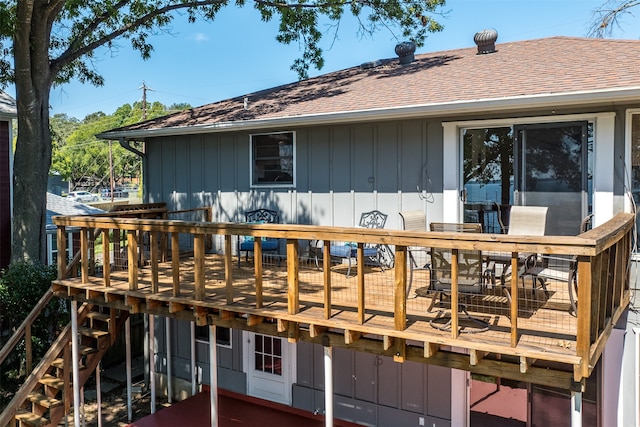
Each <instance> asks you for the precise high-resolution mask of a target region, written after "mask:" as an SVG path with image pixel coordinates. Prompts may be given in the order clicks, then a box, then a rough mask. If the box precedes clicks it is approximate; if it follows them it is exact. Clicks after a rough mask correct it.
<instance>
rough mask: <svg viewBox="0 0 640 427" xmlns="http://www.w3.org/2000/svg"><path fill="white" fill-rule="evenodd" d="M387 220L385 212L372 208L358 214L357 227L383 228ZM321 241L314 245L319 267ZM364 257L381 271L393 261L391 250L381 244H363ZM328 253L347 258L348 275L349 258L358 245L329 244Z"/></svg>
mask: <svg viewBox="0 0 640 427" xmlns="http://www.w3.org/2000/svg"><path fill="white" fill-rule="evenodd" d="M386 222H387V214H385V213H382V212H380V211H378V210H373V211H370V212H365V213H363V214H362V215H361V216H360V222H359V223H358V227H360V228H384V225H385V223H386ZM321 245H322V242H319V241H318V242H316V245H315V260H316V267H317V268H318V269H319V268H320V263H319V260H318V258H319V255H320V254H321V253H322V252H321V250H320V248H321ZM363 251H364V257H365V259H366V260H368V261H369V262H370V263H372V264H374V265H376V266H378V267H380V269H381V270H382V271H384V267H385V264H389V263H393V255H392V254H391V251H390V250H389V249H388V248H386V247H384V246H383V245H370V244H366V245H365V246H364V249H363ZM329 253H330V255H331V258H336V259H339V260H340V261H342V260H343V259H346V260H347V274H346V276H347V277H349V276H350V274H351V262H352V261H351V260H352V259H354V258H356V257H357V256H358V247H357V244H355V243H353V242H346V243H344V244H343V245H331V247H330V249H329ZM385 256H387V257H389V258H390V259H391V261H389V260H386V261H385Z"/></svg>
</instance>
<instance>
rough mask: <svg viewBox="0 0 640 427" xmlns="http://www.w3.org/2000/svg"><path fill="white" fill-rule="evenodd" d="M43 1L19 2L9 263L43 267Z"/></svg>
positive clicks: (46, 161) (46, 81)
mask: <svg viewBox="0 0 640 427" xmlns="http://www.w3.org/2000/svg"><path fill="white" fill-rule="evenodd" d="M46 3H47V2H45V1H43V0H31V1H30V0H25V1H19V2H17V23H16V31H15V35H14V52H15V53H14V61H15V71H16V76H15V81H16V100H17V106H18V140H17V143H16V152H15V158H14V176H13V191H14V193H13V195H14V200H13V221H14V222H13V224H14V225H13V227H14V228H13V244H12V248H11V249H12V250H11V261H12V262H15V261H20V260H25V261H29V262H46V238H45V226H46V204H47V196H46V194H47V178H48V176H49V168H50V166H51V133H50V132H49V93H50V90H51V84H52V81H51V77H50V76H51V71H50V67H49V57H48V51H49V37H48V36H44V37H43V34H42V33H45V34H47V33H48V29H49V27H50V25H51V23H50V22H49V21H48V19H49V18H48V14H47V13H46V12H45V10H46Z"/></svg>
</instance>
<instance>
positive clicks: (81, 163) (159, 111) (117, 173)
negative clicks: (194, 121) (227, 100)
mask: <svg viewBox="0 0 640 427" xmlns="http://www.w3.org/2000/svg"><path fill="white" fill-rule="evenodd" d="M188 108H191V106H190V105H189V104H174V105H172V106H171V107H169V108H166V107H165V106H164V105H163V104H162V103H160V102H153V103H151V104H148V105H147V107H146V117H147V118H148V119H153V118H155V117H159V116H164V115H167V114H170V113H172V112H176V111H181V110H184V109H188ZM144 115H145V113H144V112H143V107H142V104H141V103H140V102H136V103H134V104H133V105H130V104H124V105H122V106H121V107H119V108H118V109H117V110H116V111H115V112H114V113H113V114H109V115H107V114H105V113H103V112H101V111H98V112H95V113H92V114H89V115H87V116H86V117H85V118H84V119H83V120H82V121H79V120H78V119H76V118H69V117H68V116H66V115H64V114H56V115H54V116H53V117H52V118H51V135H52V138H53V154H52V158H53V159H52V165H51V172H53V173H57V174H60V176H62V178H64V179H65V180H68V181H69V182H71V183H72V186H73V187H75V185H77V184H82V185H83V186H88V187H90V189H91V190H96V189H97V188H99V187H108V186H109V183H110V180H109V144H108V143H107V142H106V141H104V140H101V139H99V138H97V137H96V136H95V135H96V134H99V133H100V132H104V131H106V130H109V129H113V128H117V127H121V126H126V125H129V124H133V123H137V122H139V121H141V120H143V116H144ZM111 158H112V164H113V174H114V182H115V183H116V185H119V184H123V183H125V182H127V181H128V180H130V179H132V178H136V179H138V180H139V179H140V178H141V176H140V174H141V168H140V162H141V160H140V158H139V157H138V156H136V155H135V154H133V153H131V152H130V151H127V150H125V149H124V148H122V147H121V146H120V145H119V144H113V143H112V144H111ZM138 182H139V181H138Z"/></svg>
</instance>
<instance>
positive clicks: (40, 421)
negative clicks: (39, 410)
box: [16, 410, 49, 427]
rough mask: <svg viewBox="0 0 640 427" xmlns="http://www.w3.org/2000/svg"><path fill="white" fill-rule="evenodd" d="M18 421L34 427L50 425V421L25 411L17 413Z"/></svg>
mask: <svg viewBox="0 0 640 427" xmlns="http://www.w3.org/2000/svg"><path fill="white" fill-rule="evenodd" d="M16 420H19V421H20V422H21V423H24V424H27V425H30V426H34V427H40V426H46V425H47V424H49V420H48V419H46V418H43V417H41V416H40V415H36V414H34V413H33V412H29V411H25V410H19V411H18V412H17V413H16Z"/></svg>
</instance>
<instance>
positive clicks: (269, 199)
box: [145, 120, 442, 228]
mask: <svg viewBox="0 0 640 427" xmlns="http://www.w3.org/2000/svg"><path fill="white" fill-rule="evenodd" d="M427 129H429V132H427ZM294 130H295V131H296V188H264V189H263V188H261V189H255V188H253V189H252V188H251V187H250V182H249V167H250V164H249V154H250V153H249V149H250V146H249V134H248V133H232V134H209V135H195V136H194V135H187V136H180V137H164V138H157V139H155V140H153V141H151V142H148V143H147V144H146V152H147V156H146V159H145V163H146V165H145V167H146V170H147V173H148V175H147V176H148V177H149V179H148V180H147V182H146V190H147V193H146V197H147V200H148V201H149V202H160V201H163V202H166V203H167V204H168V206H169V208H170V209H175V210H180V209H188V208H194V207H199V206H202V205H211V206H213V208H214V213H213V215H214V218H213V219H214V221H239V220H243V215H244V212H245V211H246V210H250V209H254V208H257V207H268V208H272V209H277V210H278V211H279V212H280V213H281V218H282V221H283V222H286V223H299V224H316V225H346V226H349V225H354V224H357V222H358V221H359V218H360V214H361V213H362V212H366V211H369V210H372V209H379V210H381V211H383V212H385V213H387V214H389V218H388V220H387V228H399V227H400V222H399V217H398V215H397V212H399V211H401V210H409V209H425V208H428V209H434V203H427V202H426V201H425V200H423V199H422V198H421V197H419V195H418V192H417V190H416V187H417V186H420V187H421V188H425V189H426V187H427V186H428V183H429V182H430V183H431V187H430V188H431V189H433V188H437V187H438V184H439V182H440V181H441V178H439V177H441V176H442V165H441V163H442V162H441V159H440V158H438V155H435V156H433V155H429V156H427V152H428V151H429V152H432V151H433V152H434V153H441V152H442V150H441V149H438V146H439V145H440V144H441V141H442V126H441V125H440V123H439V122H432V123H427V122H426V121H419V120H416V121H406V122H388V123H381V124H360V125H353V126H336V127H317V128H302V129H294ZM427 135H429V138H427ZM428 139H429V141H428ZM440 187H441V185H440ZM431 200H432V201H433V198H431ZM427 204H429V205H431V206H427ZM438 216H439V215H438Z"/></svg>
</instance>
